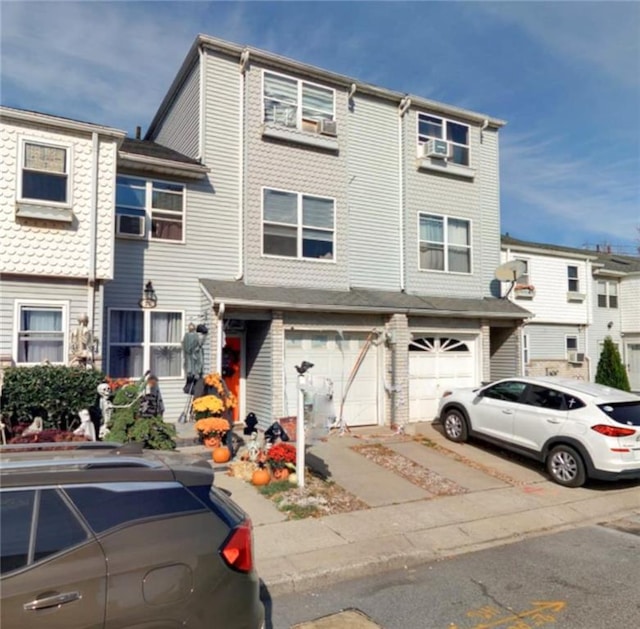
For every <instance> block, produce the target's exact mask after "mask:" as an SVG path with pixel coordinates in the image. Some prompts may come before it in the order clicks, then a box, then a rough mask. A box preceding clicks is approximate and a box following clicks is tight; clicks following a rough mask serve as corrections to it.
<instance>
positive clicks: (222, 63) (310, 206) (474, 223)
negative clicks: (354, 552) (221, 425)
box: [144, 36, 528, 425]
mask: <svg viewBox="0 0 640 629" xmlns="http://www.w3.org/2000/svg"><path fill="white" fill-rule="evenodd" d="M502 124H503V122H502V121H500V120H496V119H493V118H490V117H487V116H484V115H481V114H476V113H474V112H470V111H466V110H462V109H459V108H455V107H450V106H448V105H444V104H441V103H435V102H432V101H429V100H427V99H424V98H420V97H408V96H406V95H405V94H401V93H398V92H393V91H391V90H386V89H383V88H379V87H376V86H372V85H369V84H366V83H364V82H361V81H358V80H356V79H352V78H350V77H346V76H342V75H338V74H335V73H332V72H329V71H327V70H324V69H321V68H316V67H313V66H309V65H306V64H302V63H299V62H297V61H294V60H291V59H285V58H283V57H280V56H278V55H274V54H271V53H268V52H264V51H260V50H256V49H253V48H246V47H242V46H239V45H236V44H232V43H230V42H226V41H222V40H219V39H214V38H211V37H207V36H199V37H198V38H197V40H196V41H195V43H194V45H193V46H192V48H191V50H190V52H189V53H188V55H187V58H186V60H185V62H184V63H183V66H182V68H181V70H180V71H179V73H178V75H177V77H176V79H175V80H174V82H173V84H172V86H171V87H170V89H169V92H168V94H167V95H166V97H165V99H164V101H163V103H162V104H161V106H160V108H159V110H158V112H157V114H156V116H155V118H154V119H153V121H152V123H151V125H150V128H149V130H148V132H147V135H146V139H147V140H148V141H150V142H153V143H156V144H160V145H164V146H166V147H168V148H171V149H173V150H176V151H179V152H181V153H183V154H186V155H188V156H189V157H192V158H193V159H197V160H199V161H200V162H201V163H202V164H204V165H206V167H207V169H208V173H207V174H206V176H205V178H204V180H203V183H202V184H201V188H202V190H203V192H202V200H201V202H199V203H198V204H197V205H194V206H193V207H192V206H191V204H189V203H188V204H187V211H186V219H185V220H186V223H187V225H188V224H189V222H190V221H192V220H193V221H194V222H197V223H198V224H201V225H202V226H203V228H202V232H201V233H200V234H199V236H202V237H206V238H207V239H208V243H209V247H208V250H207V251H202V250H200V251H196V247H195V246H194V244H193V242H192V241H191V239H190V238H189V234H188V231H187V238H186V241H185V243H184V251H185V253H186V252H189V257H190V259H192V260H194V263H195V265H194V266H195V268H196V269H197V277H198V278H199V279H200V283H199V286H196V284H195V283H194V281H193V279H194V278H195V277H196V276H195V275H194V273H193V270H192V271H189V272H188V273H187V272H186V271H185V273H186V274H184V275H183V276H182V281H181V282H180V287H179V290H180V292H181V294H184V291H186V290H187V287H188V290H191V291H193V293H194V294H195V295H201V294H204V295H206V297H207V299H208V300H209V314H210V317H209V322H210V323H211V334H210V340H211V343H210V351H211V360H210V365H211V368H214V369H221V370H222V371H223V373H225V374H226V375H227V377H228V382H229V384H230V386H231V387H232V388H233V389H234V391H235V392H236V393H237V394H238V397H239V399H240V401H241V404H240V411H239V416H243V415H244V414H245V413H247V412H249V411H253V412H255V413H256V414H257V415H258V417H259V419H260V420H261V421H262V422H263V423H268V422H270V421H272V419H273V418H275V417H280V416H285V415H292V414H295V411H296V406H297V397H298V393H297V378H296V370H295V366H296V365H299V364H300V363H301V362H302V361H303V360H306V361H308V362H311V363H313V364H314V367H313V368H312V371H311V374H312V376H313V378H314V382H315V383H316V384H318V383H321V382H324V381H325V379H326V378H328V379H329V380H331V381H332V385H333V394H334V402H335V407H336V413H337V414H338V415H342V416H343V419H344V420H345V421H346V422H347V424H349V425H360V424H377V423H385V422H386V423H389V422H395V423H397V424H403V423H405V422H406V421H409V420H410V419H411V420H418V419H432V418H433V417H434V414H435V410H436V405H437V399H438V398H439V396H440V395H441V394H442V392H443V390H444V389H445V388H447V387H450V386H464V385H477V384H480V382H481V380H488V379H490V378H496V377H500V376H501V375H513V374H514V373H517V372H518V369H519V366H520V361H519V358H518V357H519V355H520V350H519V334H518V333H517V330H518V326H519V325H520V323H521V321H522V320H523V319H524V318H525V317H526V316H527V315H528V313H527V312H526V310H525V309H523V308H520V307H519V306H518V305H516V304H514V303H512V302H510V301H509V300H503V299H500V297H499V294H498V290H497V289H496V288H495V285H494V283H493V272H494V270H495V267H496V266H497V265H498V263H499V238H500V236H499V234H500V232H499V185H498V166H497V160H498V154H497V145H498V131H499V128H500V127H501V126H502ZM205 188H206V190H205ZM196 215H197V216H196ZM205 217H206V218H205ZM203 221H206V222H207V224H206V227H205V223H204V222H203ZM196 259H197V260H199V262H195V260H196ZM144 275H145V278H146V277H149V278H151V277H152V276H153V277H154V286H155V284H156V280H155V276H156V275H157V271H156V268H155V266H154V265H151V264H149V265H148V266H147V267H146V268H145V269H144ZM174 289H175V290H178V287H177V286H175V283H174ZM165 290H166V291H167V293H168V292H170V291H171V288H170V287H169V285H167V286H166V289H165ZM165 290H163V291H162V292H163V294H164V293H165ZM160 300H161V295H160V291H158V301H159V302H160ZM163 390H164V389H163Z"/></svg>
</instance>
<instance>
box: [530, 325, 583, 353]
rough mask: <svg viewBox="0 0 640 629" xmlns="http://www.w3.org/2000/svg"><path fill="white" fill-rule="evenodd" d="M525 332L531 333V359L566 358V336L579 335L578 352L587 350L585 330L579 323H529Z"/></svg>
mask: <svg viewBox="0 0 640 629" xmlns="http://www.w3.org/2000/svg"><path fill="white" fill-rule="evenodd" d="M523 334H528V335H529V358H530V360H545V359H546V360H565V359H566V357H567V353H566V337H567V336H576V337H578V349H577V351H578V352H584V351H586V348H585V335H584V330H581V329H580V327H579V326H577V325H552V324H546V325H541V324H529V325H527V326H525V327H524V329H523Z"/></svg>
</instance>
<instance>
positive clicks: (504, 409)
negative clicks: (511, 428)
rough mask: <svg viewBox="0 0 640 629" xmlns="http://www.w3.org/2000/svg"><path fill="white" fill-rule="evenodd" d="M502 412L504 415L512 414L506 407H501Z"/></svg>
mask: <svg viewBox="0 0 640 629" xmlns="http://www.w3.org/2000/svg"><path fill="white" fill-rule="evenodd" d="M502 412H503V413H504V414H505V415H513V411H510V410H509V409H506V408H503V409H502Z"/></svg>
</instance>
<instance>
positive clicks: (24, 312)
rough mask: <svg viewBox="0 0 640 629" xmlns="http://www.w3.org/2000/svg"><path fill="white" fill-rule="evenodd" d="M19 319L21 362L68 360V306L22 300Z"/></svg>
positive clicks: (18, 314)
mask: <svg viewBox="0 0 640 629" xmlns="http://www.w3.org/2000/svg"><path fill="white" fill-rule="evenodd" d="M17 321H18V339H17V352H16V353H17V355H16V362H17V363H18V364H35V363H42V362H44V361H49V362H50V363H64V362H65V329H66V307H65V306H63V305H49V304H37V303H34V304H28V303H24V304H21V303H18V304H17Z"/></svg>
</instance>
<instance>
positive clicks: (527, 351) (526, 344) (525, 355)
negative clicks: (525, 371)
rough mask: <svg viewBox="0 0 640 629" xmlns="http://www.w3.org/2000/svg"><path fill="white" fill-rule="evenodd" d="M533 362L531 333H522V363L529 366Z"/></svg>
mask: <svg viewBox="0 0 640 629" xmlns="http://www.w3.org/2000/svg"><path fill="white" fill-rule="evenodd" d="M530 362H531V335H530V334H527V333H526V332H523V333H522V364H523V366H525V367H526V366H527V365H528V364H529V363H530Z"/></svg>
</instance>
